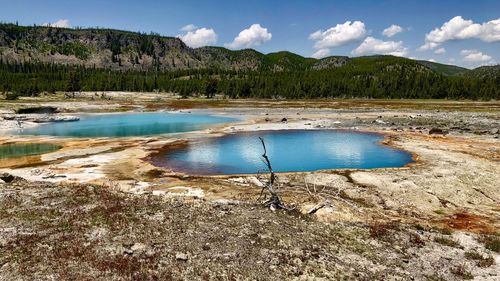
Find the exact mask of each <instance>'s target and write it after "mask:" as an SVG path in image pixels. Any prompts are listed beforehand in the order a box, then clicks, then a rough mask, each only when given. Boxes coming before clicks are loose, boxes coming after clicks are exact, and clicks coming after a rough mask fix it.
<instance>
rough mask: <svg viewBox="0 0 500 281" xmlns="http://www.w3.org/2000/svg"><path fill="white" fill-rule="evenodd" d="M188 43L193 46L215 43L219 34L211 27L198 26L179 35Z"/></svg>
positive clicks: (178, 36)
mask: <svg viewBox="0 0 500 281" xmlns="http://www.w3.org/2000/svg"><path fill="white" fill-rule="evenodd" d="M177 38H180V39H181V40H182V41H183V42H184V43H186V45H188V46H189V47H191V48H199V47H203V46H207V45H213V44H215V43H216V42H217V34H216V33H215V31H214V30H213V29H211V28H205V27H202V28H198V29H196V30H194V31H193V30H191V31H188V32H186V34H184V35H177Z"/></svg>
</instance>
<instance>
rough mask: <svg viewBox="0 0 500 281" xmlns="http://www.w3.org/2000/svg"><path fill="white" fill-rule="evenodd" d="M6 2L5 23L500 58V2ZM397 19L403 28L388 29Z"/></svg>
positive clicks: (449, 58) (309, 52) (263, 45)
mask: <svg viewBox="0 0 500 281" xmlns="http://www.w3.org/2000/svg"><path fill="white" fill-rule="evenodd" d="M0 7H1V8H0V20H1V21H3V22H15V21H18V22H19V24H22V25H31V24H47V23H48V24H57V25H68V26H70V27H76V26H82V27H96V26H98V27H109V28H117V29H125V30H132V31H144V32H150V31H153V32H156V33H160V34H161V35H166V36H181V37H182V38H183V39H184V41H187V43H188V44H189V45H192V46H194V47H196V46H201V45H205V44H208V45H217V46H226V47H229V48H233V49H240V48H245V47H251V48H254V49H257V50H259V51H261V52H264V53H269V52H274V51H280V50H288V51H291V52H295V53H298V54H300V55H303V56H313V54H315V56H326V55H348V56H358V55H369V54H373V53H384V54H395V55H400V56H405V57H412V58H419V59H427V60H436V61H438V62H442V63H451V64H457V65H462V66H466V67H475V66H477V65H481V64H492V63H498V62H500V1H498V0H476V1H465V0H463V1H458V0H454V1H451V0H439V1H436V0H420V1H418V0H408V1H404V0H385V1H375V0H371V1H369V0H359V1H354V0H351V1H333V0H330V1H323V0H319V1H311V0H310V1H306V0H302V1H299V0H287V1H285V0H274V1H270V0H268V1H261V0H256V1H238V0H232V1H227V0H219V1H189V0H183V1H150V0H149V1H148V0H142V1H126V0H124V1H112V0H108V1H97V0H86V1H71V0H65V1H62V0H55V1H50V0H45V1H27V0H16V1H12V0H8V1H7V0H0ZM188 25H191V26H188ZM391 25H397V27H395V28H393V30H394V31H400V32H399V33H397V34H394V35H393V36H392V37H389V36H385V35H382V32H383V31H384V29H386V28H388V27H390V26H391ZM185 26H188V27H187V28H184V30H181V29H182V28H183V27H185ZM435 29H437V30H435ZM245 30H246V31H245ZM433 31H434V32H433ZM389 34H390V33H386V35H389ZM391 35H392V34H391ZM426 35H427V39H426ZM424 45H425V46H424ZM438 50H439V51H438ZM436 52H437V53H436Z"/></svg>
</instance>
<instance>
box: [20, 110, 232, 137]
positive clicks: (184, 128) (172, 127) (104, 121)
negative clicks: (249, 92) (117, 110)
mask: <svg viewBox="0 0 500 281" xmlns="http://www.w3.org/2000/svg"><path fill="white" fill-rule="evenodd" d="M236 120H237V119H235V118H231V117H225V116H214V115H208V114H184V113H121V114H102V115H89V116H82V117H81V119H80V121H76V122H59V123H48V124H44V125H41V126H37V127H34V128H29V129H22V130H20V131H18V133H19V134H22V135H49V136H65V137H130V136H148V135H159V134H168V133H179V132H189V131H197V130H203V129H206V128H208V127H210V126H212V125H214V124H220V123H227V122H233V121H236Z"/></svg>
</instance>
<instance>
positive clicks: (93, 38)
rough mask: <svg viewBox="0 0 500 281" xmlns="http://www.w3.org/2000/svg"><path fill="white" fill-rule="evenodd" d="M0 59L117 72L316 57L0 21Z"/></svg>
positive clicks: (292, 65) (262, 65)
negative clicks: (18, 24)
mask: <svg viewBox="0 0 500 281" xmlns="http://www.w3.org/2000/svg"><path fill="white" fill-rule="evenodd" d="M0 58H1V59H2V60H3V61H6V62H10V63H21V62H50V63H57V64H67V65H84V66H87V67H97V68H111V69H121V70H128V69H133V70H150V69H154V70H183V69H206V68H218V69H222V70H259V69H266V70H273V71H283V70H305V69H308V68H310V67H312V66H313V65H314V64H315V63H316V62H317V60H316V59H312V58H304V57H302V56H299V55H296V54H293V53H290V52H278V53H272V54H268V55H264V54H262V53H259V52H257V51H255V50H252V49H245V50H240V51H232V50H228V49H225V48H221V47H202V48H197V49H193V48H190V47H188V46H186V44H184V43H183V42H182V41H181V40H180V39H178V38H174V37H164V36H159V35H156V34H142V33H135V32H128V31H121V30H111V29H94V28H89V29H68V28H52V27H43V26H37V27H27V26H17V25H13V24H2V25H0Z"/></svg>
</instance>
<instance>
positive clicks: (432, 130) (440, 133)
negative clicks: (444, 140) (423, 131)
mask: <svg viewBox="0 0 500 281" xmlns="http://www.w3.org/2000/svg"><path fill="white" fill-rule="evenodd" d="M434 134H439V135H444V131H443V129H440V128H432V129H430V130H429V135H434Z"/></svg>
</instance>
